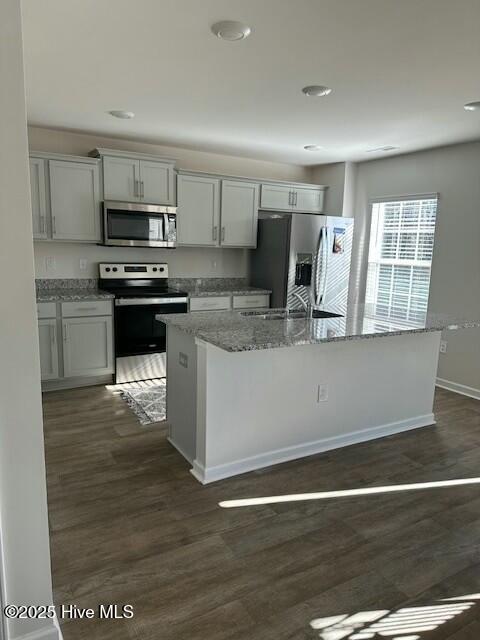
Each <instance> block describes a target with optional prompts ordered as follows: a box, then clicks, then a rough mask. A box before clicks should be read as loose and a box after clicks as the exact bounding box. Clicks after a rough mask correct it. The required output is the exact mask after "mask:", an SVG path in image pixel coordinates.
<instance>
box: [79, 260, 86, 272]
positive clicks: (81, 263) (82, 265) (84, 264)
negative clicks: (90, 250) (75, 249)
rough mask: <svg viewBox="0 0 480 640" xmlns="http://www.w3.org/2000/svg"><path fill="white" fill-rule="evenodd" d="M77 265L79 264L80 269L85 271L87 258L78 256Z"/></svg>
mask: <svg viewBox="0 0 480 640" xmlns="http://www.w3.org/2000/svg"><path fill="white" fill-rule="evenodd" d="M79 265H80V271H86V270H87V259H86V258H80V260H79Z"/></svg>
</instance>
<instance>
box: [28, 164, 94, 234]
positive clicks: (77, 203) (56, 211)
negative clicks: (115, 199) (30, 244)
mask: <svg viewBox="0 0 480 640" xmlns="http://www.w3.org/2000/svg"><path fill="white" fill-rule="evenodd" d="M30 189H31V199H32V219H33V237H34V238H35V239H36V240H61V241H66V240H68V241H73V242H98V241H99V240H100V228H101V227H100V213H101V211H100V174H99V162H98V160H93V159H92V158H83V157H77V156H64V155H60V154H46V153H32V154H31V156H30Z"/></svg>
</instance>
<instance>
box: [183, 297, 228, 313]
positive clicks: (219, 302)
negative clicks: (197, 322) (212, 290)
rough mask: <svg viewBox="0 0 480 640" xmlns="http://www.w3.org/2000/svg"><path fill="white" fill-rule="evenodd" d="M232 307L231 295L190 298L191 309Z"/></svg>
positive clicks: (211, 309)
mask: <svg viewBox="0 0 480 640" xmlns="http://www.w3.org/2000/svg"><path fill="white" fill-rule="evenodd" d="M230 307H231V300H230V296H205V297H202V298H195V297H192V298H190V311H225V309H230Z"/></svg>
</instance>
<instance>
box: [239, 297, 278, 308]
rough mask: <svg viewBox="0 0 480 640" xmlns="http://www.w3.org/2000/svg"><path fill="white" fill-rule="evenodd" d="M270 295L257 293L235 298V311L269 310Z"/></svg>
mask: <svg viewBox="0 0 480 640" xmlns="http://www.w3.org/2000/svg"><path fill="white" fill-rule="evenodd" d="M269 306H270V295H269V294H268V293H255V294H252V295H246V296H233V308H234V309H268V307H269Z"/></svg>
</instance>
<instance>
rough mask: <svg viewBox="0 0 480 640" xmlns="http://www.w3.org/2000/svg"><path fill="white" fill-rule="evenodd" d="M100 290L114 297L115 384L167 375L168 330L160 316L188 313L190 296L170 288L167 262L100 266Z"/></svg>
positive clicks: (102, 264)
mask: <svg viewBox="0 0 480 640" xmlns="http://www.w3.org/2000/svg"><path fill="white" fill-rule="evenodd" d="M98 266H99V276H100V278H99V287H100V288H101V289H103V290H104V291H109V292H110V293H113V294H114V295H115V312H114V323H115V382H116V383H122V382H132V381H136V380H149V379H152V378H162V377H164V376H165V375H166V334H167V332H166V327H165V324H164V323H163V322H158V321H157V320H155V315H156V314H158V313H186V312H187V308H188V305H187V300H188V297H187V294H186V293H184V292H183V291H178V290H177V289H172V288H171V287H169V286H168V265H167V264H165V263H137V262H135V263H110V262H109V263H100V264H99V265H98Z"/></svg>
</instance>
